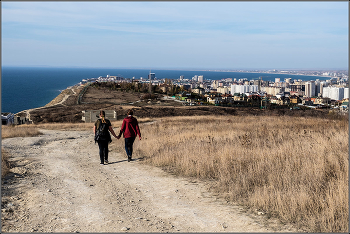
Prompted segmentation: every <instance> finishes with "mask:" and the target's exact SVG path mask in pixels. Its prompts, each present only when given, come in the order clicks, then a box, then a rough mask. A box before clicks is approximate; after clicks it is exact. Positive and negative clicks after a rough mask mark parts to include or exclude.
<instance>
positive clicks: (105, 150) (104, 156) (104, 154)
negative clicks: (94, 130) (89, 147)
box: [97, 141, 108, 163]
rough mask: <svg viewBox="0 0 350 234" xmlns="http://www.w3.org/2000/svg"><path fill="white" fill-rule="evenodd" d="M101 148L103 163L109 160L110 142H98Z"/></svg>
mask: <svg viewBox="0 0 350 234" xmlns="http://www.w3.org/2000/svg"><path fill="white" fill-rule="evenodd" d="M97 143H98V147H99V148H100V160H101V163H104V161H105V160H106V161H107V160H108V141H97Z"/></svg>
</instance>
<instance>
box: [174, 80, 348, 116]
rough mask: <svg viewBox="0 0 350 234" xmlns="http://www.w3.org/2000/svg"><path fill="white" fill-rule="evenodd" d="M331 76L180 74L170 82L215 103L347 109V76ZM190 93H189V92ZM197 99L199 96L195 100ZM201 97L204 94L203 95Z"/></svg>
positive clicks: (187, 100)
mask: <svg viewBox="0 0 350 234" xmlns="http://www.w3.org/2000/svg"><path fill="white" fill-rule="evenodd" d="M343 75H344V74H342V76H341V77H330V79H328V80H319V79H316V80H315V81H313V80H311V81H303V80H300V79H298V80H297V79H292V78H285V79H284V80H283V81H282V80H281V79H280V78H275V80H274V81H264V80H263V79H262V77H259V79H254V80H248V79H247V78H243V79H236V78H225V79H222V80H204V79H203V76H200V75H198V76H197V75H196V76H194V77H192V79H185V78H184V77H183V76H180V78H179V79H178V80H174V81H173V84H174V85H178V86H180V87H182V88H183V89H184V90H189V91H190V92H191V93H196V94H199V95H202V96H204V97H205V100H204V101H206V102H208V103H212V104H215V105H227V104H232V105H242V104H243V105H249V103H250V104H251V105H252V103H254V102H256V101H253V100H252V99H254V100H260V105H263V102H264V101H265V102H268V103H269V104H275V105H306V106H307V107H310V108H325V107H335V108H340V109H341V110H344V111H347V110H348V101H349V88H348V77H347V76H343ZM188 96H189V95H188ZM178 99H180V100H183V101H185V100H186V102H188V103H190V104H191V105H194V103H198V104H200V103H201V102H200V101H198V102H195V101H194V100H193V98H189V97H187V98H186V97H185V96H184V95H183V94H181V95H178ZM198 100H199V99H198ZM202 100H203V97H202Z"/></svg>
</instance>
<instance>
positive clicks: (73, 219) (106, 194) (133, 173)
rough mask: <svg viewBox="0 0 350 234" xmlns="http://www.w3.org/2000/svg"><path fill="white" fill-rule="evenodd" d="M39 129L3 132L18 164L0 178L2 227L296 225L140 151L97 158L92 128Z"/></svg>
mask: <svg viewBox="0 0 350 234" xmlns="http://www.w3.org/2000/svg"><path fill="white" fill-rule="evenodd" d="M41 131H42V132H43V133H44V135H41V136H38V137H26V138H20V137H19V138H9V139H4V140H2V146H3V148H4V149H6V150H7V151H9V153H10V154H11V155H12V159H11V160H12V161H13V162H14V164H15V165H16V167H14V168H12V169H11V171H12V173H11V174H10V175H9V176H8V177H7V178H6V179H4V180H2V207H1V208H2V232H114V233H116V232H296V231H297V230H295V229H293V228H292V227H290V226H286V225H281V224H279V222H277V221H276V220H273V219H267V218H266V217H265V216H264V215H258V213H256V214H255V213H250V212H247V211H246V210H245V209H244V208H242V207H240V206H237V205H234V204H230V203H227V202H226V201H225V200H223V199H221V198H219V197H218V196H215V195H213V194H210V193H208V192H207V189H206V186H207V185H206V184H204V183H203V182H198V181H191V180H190V179H184V178H179V177H175V176H173V175H169V174H167V173H165V172H164V171H162V170H161V169H159V168H155V167H151V166H148V165H145V164H142V163H141V161H140V160H139V159H137V158H136V160H135V161H132V162H129V163H128V162H127V160H126V157H125V155H124V154H121V153H117V152H115V151H111V152H110V154H109V155H110V156H109V161H110V164H108V165H99V156H98V146H97V144H95V143H94V142H93V133H92V131H56V130H41ZM113 140H116V139H113ZM135 144H137V141H136V142H135ZM260 214H261V213H260Z"/></svg>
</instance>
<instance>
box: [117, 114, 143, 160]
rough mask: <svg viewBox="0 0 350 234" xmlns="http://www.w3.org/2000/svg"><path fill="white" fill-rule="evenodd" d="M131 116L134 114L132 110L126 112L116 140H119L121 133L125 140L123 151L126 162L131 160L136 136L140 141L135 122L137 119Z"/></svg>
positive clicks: (137, 125) (138, 130)
mask: <svg viewBox="0 0 350 234" xmlns="http://www.w3.org/2000/svg"><path fill="white" fill-rule="evenodd" d="M133 114H134V112H133V111H132V110H129V111H128V116H127V117H126V118H124V120H123V124H122V127H121V128H120V133H119V135H118V136H117V139H119V138H120V136H121V135H122V133H123V136H124V138H125V151H126V155H127V156H128V162H130V161H131V160H132V151H133V149H132V146H133V144H134V141H135V138H136V136H137V135H139V139H140V140H141V132H140V128H139V123H138V122H137V119H136V118H134V117H133V116H132V115H133Z"/></svg>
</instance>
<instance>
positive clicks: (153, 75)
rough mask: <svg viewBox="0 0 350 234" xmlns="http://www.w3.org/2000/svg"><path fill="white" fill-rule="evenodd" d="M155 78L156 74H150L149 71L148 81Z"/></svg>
mask: <svg viewBox="0 0 350 234" xmlns="http://www.w3.org/2000/svg"><path fill="white" fill-rule="evenodd" d="M155 78H156V73H152V72H151V71H149V74H148V79H149V80H154V79H155Z"/></svg>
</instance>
